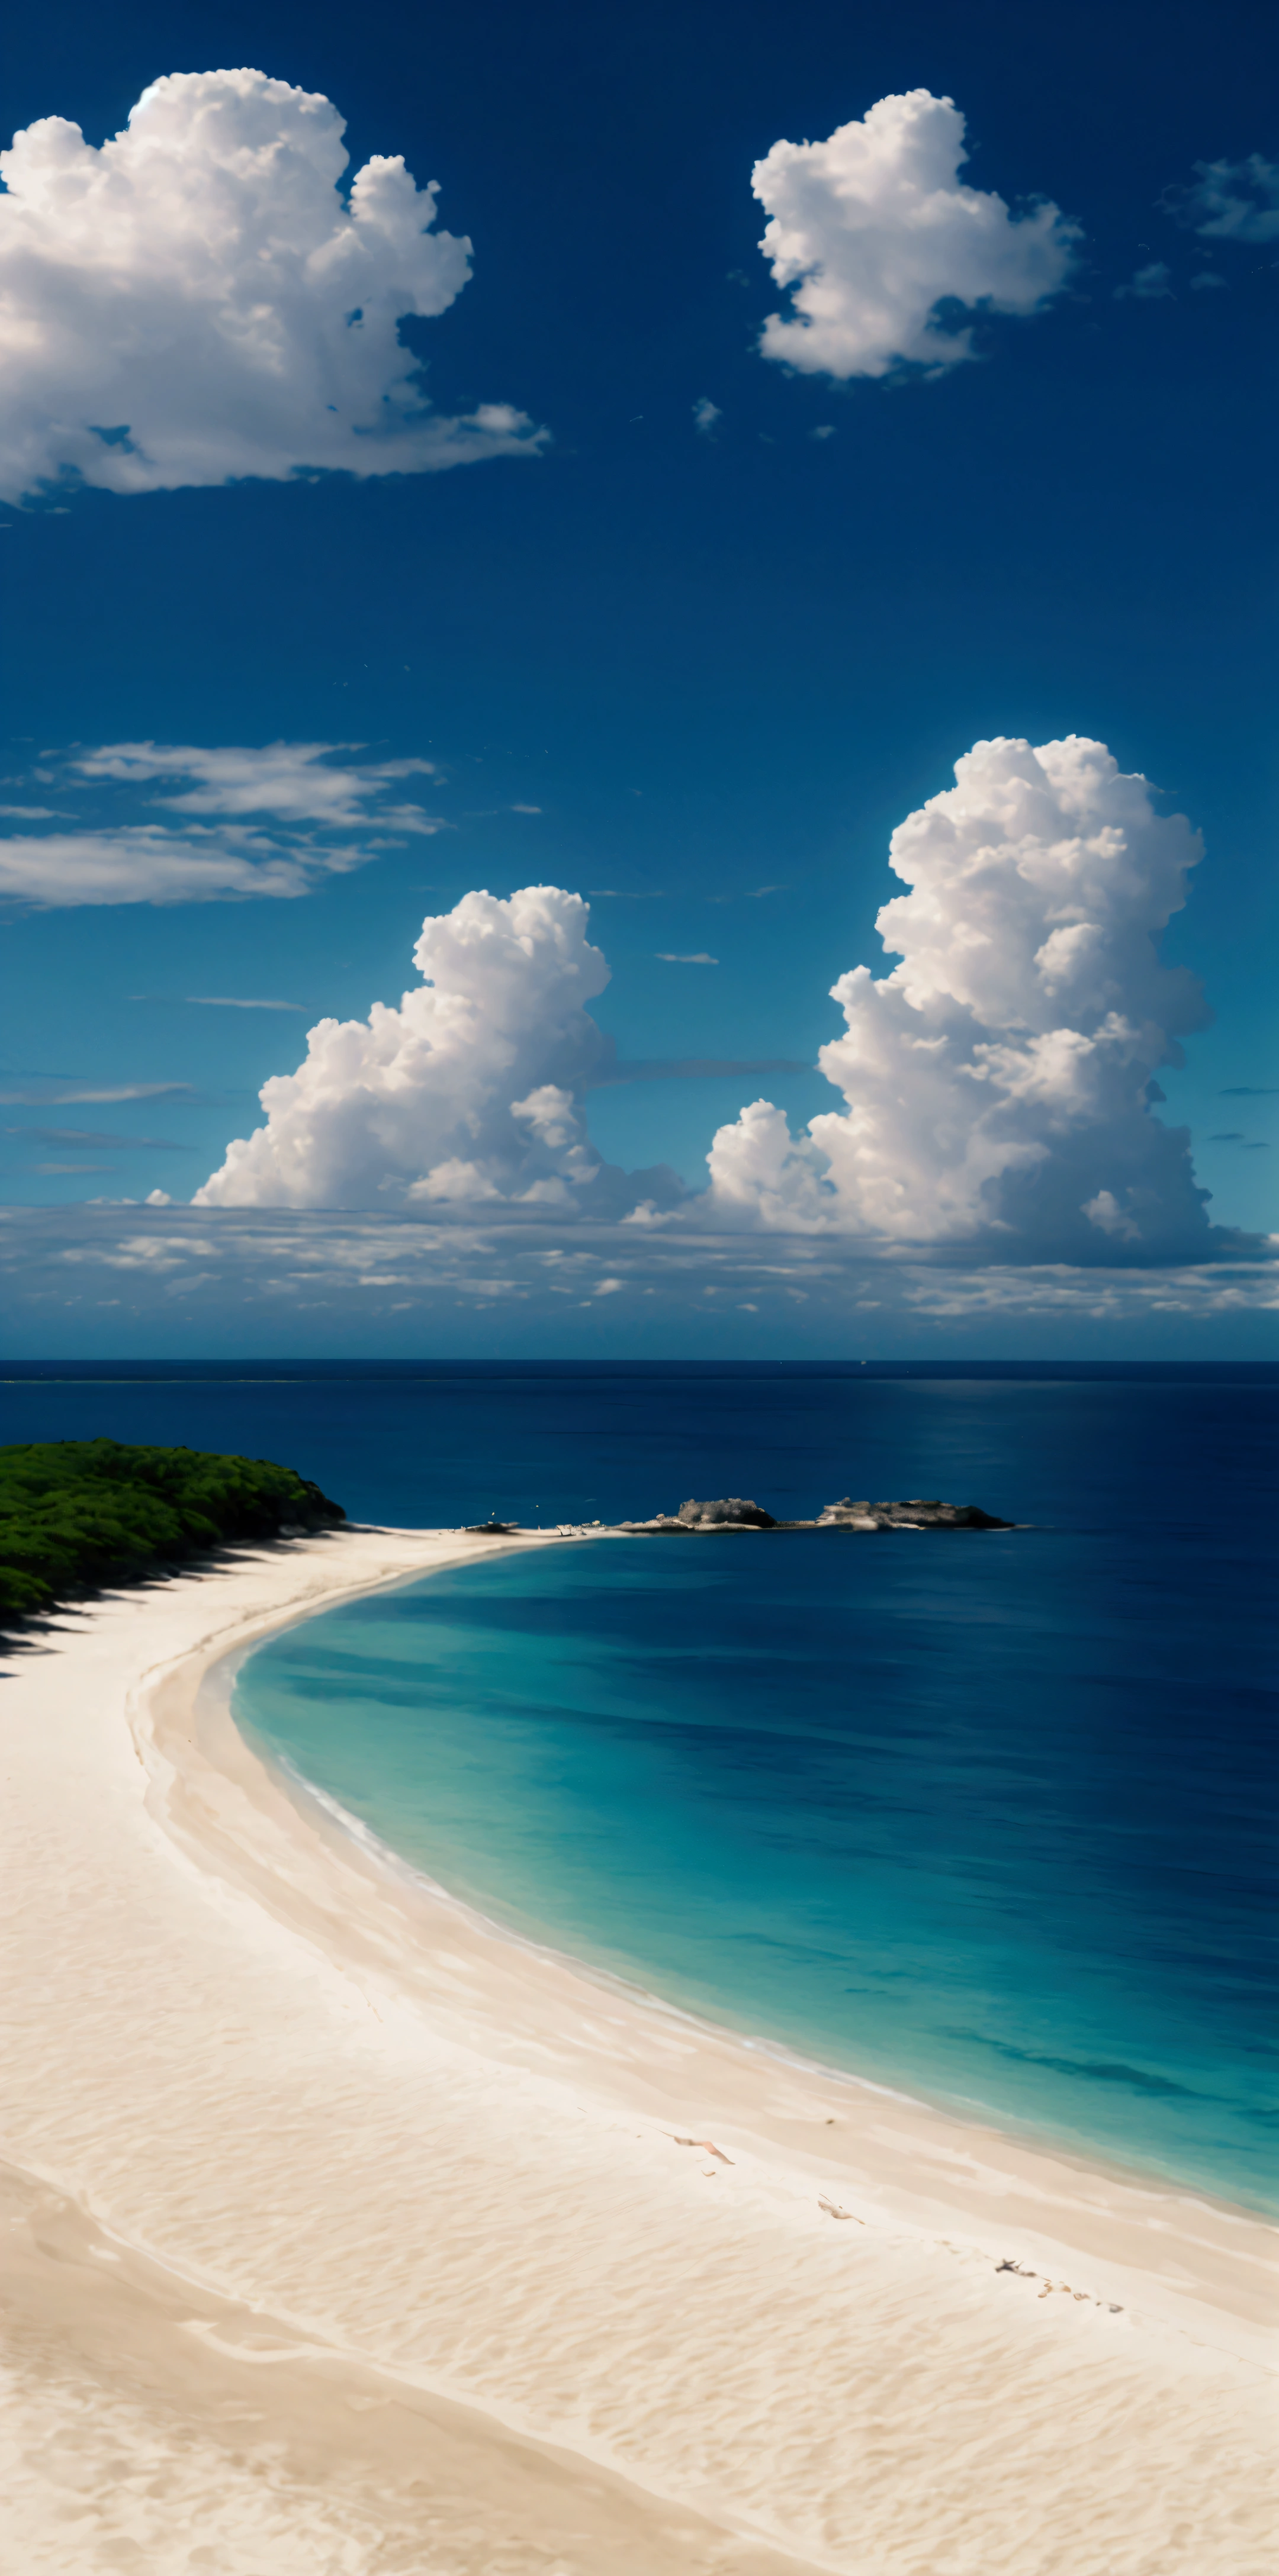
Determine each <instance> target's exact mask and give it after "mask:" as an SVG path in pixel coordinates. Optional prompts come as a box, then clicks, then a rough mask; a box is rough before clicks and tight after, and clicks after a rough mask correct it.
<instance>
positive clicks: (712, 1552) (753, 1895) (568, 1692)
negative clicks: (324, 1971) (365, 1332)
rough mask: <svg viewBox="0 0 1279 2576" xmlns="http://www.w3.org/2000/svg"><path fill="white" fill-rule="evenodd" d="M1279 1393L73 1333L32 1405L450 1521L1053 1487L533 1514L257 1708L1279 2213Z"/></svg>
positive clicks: (980, 2080) (752, 1993) (467, 1862)
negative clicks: (236, 1358)
mask: <svg viewBox="0 0 1279 2576" xmlns="http://www.w3.org/2000/svg"><path fill="white" fill-rule="evenodd" d="M1277 1417H1279V1370H1276V1369H1274V1368H1270V1367H1267V1366H1265V1365H1264V1364H1242V1363H1241V1364H1238V1365H1236V1366H1216V1367H1211V1366H1204V1367H1195V1366H1185V1367H1177V1366H1175V1365H1173V1364H1161V1365H1158V1366H1154V1367H1149V1368H1140V1367H1137V1366H1123V1365H1115V1366H1113V1367H1109V1368H1105V1367H1099V1366H1095V1365H1093V1366H1089V1365H1086V1364H1079V1365H1075V1366H1066V1365H1059V1366H1052V1367H1050V1366H1044V1367H1041V1368H1035V1367H1033V1366H1030V1365H1023V1364H1016V1365H1007V1366H1002V1367H1001V1366H997V1365H995V1364H987V1365H981V1364H976V1363H973V1364H969V1365H967V1366H958V1365H949V1364H933V1365H921V1364H915V1365H910V1364H900V1365H893V1366H891V1367H890V1366H887V1365H885V1366H880V1367H875V1366H869V1367H867V1366H861V1367H859V1366H856V1365H854V1364H851V1363H840V1364H832V1365H830V1366H825V1367H824V1366H822V1365H820V1364H802V1365H796V1366H791V1367H784V1366H779V1367H775V1368H768V1367H758V1366H742V1365H729V1364H725V1365H724V1366H722V1367H719V1368H707V1367H705V1366H702V1365H689V1366H687V1367H676V1366H669V1365H668V1366H663V1365H661V1364H645V1365H633V1366H629V1367H628V1366H623V1365H619V1364H614V1365H607V1364H591V1365H588V1366H584V1367H580V1368H575V1367H573V1366H572V1365H571V1364H566V1363H554V1364H552V1363H547V1364H545V1365H538V1364H533V1363H530V1364H525V1365H520V1366H515V1365H509V1364H508V1365H503V1364H498V1363H494V1364H491V1365H489V1366H487V1367H481V1366H477V1365H475V1364H471V1363H467V1364H463V1363H454V1364H448V1363H441V1364H435V1365H432V1364H428V1363H421V1364H416V1365H414V1364H410V1363H402V1364H396V1365H388V1366H386V1367H384V1368H379V1367H376V1366H365V1367H360V1366H358V1365H356V1364H349V1363H348V1364H333V1365H332V1366H331V1367H329V1368H321V1367H316V1366H308V1367H305V1368H302V1367H299V1368H297V1369H292V1370H290V1369H286V1368H284V1367H282V1366H281V1365H280V1364H279V1363H269V1364H264V1365H263V1366H262V1367H260V1368H248V1367H245V1366H241V1367H240V1368H238V1369H236V1368H235V1367H233V1366H226V1367H209V1368H206V1369H203V1370H201V1369H197V1368H194V1367H187V1368H180V1367H177V1366H174V1365H169V1366H167V1367H161V1368H155V1369H145V1368H142V1367H139V1366H136V1365H133V1366H130V1365H129V1364H115V1365H113V1366H102V1365H100V1366H98V1367H97V1368H96V1369H95V1368H91V1367H88V1366H86V1367H84V1368H83V1369H79V1370H71V1369H68V1368H67V1367H66V1365H65V1364H64V1365H62V1366H60V1367H56V1368H55V1367H50V1368H49V1369H47V1370H45V1371H43V1372H42V1371H40V1370H39V1369H37V1368H35V1367H34V1366H27V1367H13V1368H12V1370H11V1374H10V1377H9V1380H8V1382H7V1383H6V1384H5V1385H4V1388H3V1428H2V1436H3V1437H4V1438H5V1439H7V1440H14V1439H57V1438H72V1437H89V1436H92V1435H93V1434H94V1433H97V1432H106V1433H109V1434H111V1435H112V1436H114V1437H116V1438H119V1439H128V1440H154V1441H163V1442H169V1441H185V1442H187V1443H189V1444H190V1445H191V1446H192V1447H202V1448H234V1449H243V1450H247V1451H248V1452H249V1453H250V1454H252V1455H255V1456H256V1455H261V1456H266V1457H274V1458H278V1459H280V1460H282V1461H284V1462H285V1463H287V1464H289V1465H293V1466H296V1467H298V1468H299V1469H300V1470H301V1472H302V1473H303V1474H305V1475H310V1476H313V1477H315V1478H316V1480H317V1481H318V1482H319V1483H320V1484H322V1485H323V1486H324V1487H325V1488H326V1490H327V1491H329V1492H330V1493H332V1494H334V1495H335V1496H336V1498H337V1499H338V1500H339V1501H341V1502H342V1503H344V1504H345V1506H346V1508H347V1510H348V1511H349V1512H350V1514H351V1516H352V1517H353V1518H357V1519H363V1520H371V1521H380V1522H396V1523H403V1524H407V1525H412V1526H428V1525H434V1524H440V1523H443V1524H446V1525H452V1524H456V1523H459V1522H462V1521H465V1520H475V1519H477V1518H481V1517H484V1516H486V1515H487V1514H489V1513H490V1512H497V1513H499V1514H501V1515H502V1516H503V1517H511V1518H515V1519H519V1520H522V1521H529V1522H537V1521H541V1522H543V1523H544V1524H550V1525H553V1524H554V1523H556V1522H557V1521H565V1520H573V1521H578V1520H582V1519H595V1518H599V1519H600V1520H601V1521H610V1520H615V1519H618V1518H622V1517H634V1516H640V1515H644V1514H647V1513H649V1512H651V1511H653V1510H654V1509H673V1508H674V1507H675V1506H676V1505H677V1504H678V1503H680V1502H681V1501H683V1500H684V1499H685V1497H686V1496H688V1495H693V1494H696V1495H699V1496H715V1495H719V1494H725V1493H735V1494H745V1495H749V1496H751V1497H753V1498H754V1499H755V1500H756V1501H758V1502H760V1503H762V1504H763V1505H765V1506H766V1507H767V1508H768V1509H769V1510H771V1511H773V1512H774V1513H776V1514H777V1515H778V1516H779V1517H785V1516H790V1515H796V1514H801V1513H810V1512H813V1511H816V1510H817V1509H819V1508H820V1507H821V1505H822V1504H823V1503H826V1502H829V1501H831V1500H833V1499H834V1498H836V1497H837V1496H840V1495H843V1494H853V1495H866V1496H869V1497H870V1498H872V1499H874V1498H876V1497H880V1496H885V1497H889V1496H902V1495H910V1494H928V1495H940V1496H942V1497H944V1498H945V1499H947V1500H949V1501H957V1502H977V1503H980V1504H982V1505H983V1506H984V1507H985V1508H986V1509H987V1510H989V1511H992V1512H996V1513H998V1514H1000V1515H1001V1516H1004V1517H1006V1518H1007V1519H1009V1520H1012V1521H1015V1522H1016V1523H1018V1524H1019V1526H1018V1527H1016V1528H1015V1529H1013V1530H1009V1531H1006V1532H990V1533H965V1534H955V1535H940V1534H936V1535H935V1534H930V1533H920V1534H914V1533H905V1532H903V1533H895V1534H891V1535H888V1534H886V1535H880V1536H871V1535H862V1534H852V1533H849V1534H844V1533H821V1534H811V1535H810V1534H806V1533H794V1534H792V1533H785V1532H778V1533H766V1534H763V1535H755V1534H751V1535H746V1534H732V1535H725V1536H721V1537H705V1538H690V1539H686V1540H683V1539H681V1540H676V1539H660V1538H632V1539H609V1540H606V1541H601V1542H599V1543H593V1542H584V1543H582V1544H580V1545H574V1546H568V1547H565V1548H563V1549H559V1550H554V1551H546V1552H543V1553H538V1554H533V1555H527V1556H526V1555H520V1554H515V1555H500V1554H497V1555H495V1556H494V1557H493V1558H492V1559H490V1560H489V1561H487V1562H484V1563H481V1564H478V1565H472V1566H468V1567H465V1568H461V1569H458V1570H455V1571H453V1572H451V1573H446V1574H442V1575H437V1576H434V1577H431V1578H429V1579H426V1580H421V1581H417V1582H414V1583H412V1584H409V1585H406V1586H404V1587H401V1588H399V1589H397V1590H396V1591H394V1592H392V1593H388V1594H383V1595H379V1596H376V1597H374V1598H372V1599H367V1600H363V1601H359V1602H356V1603H353V1604H350V1605H348V1606H347V1607H345V1608H341V1609H336V1610H332V1611H329V1612H327V1613H325V1614H323V1615H322V1616H320V1617H318V1618H315V1619H312V1620H310V1621H308V1622H307V1623H306V1624H305V1625H303V1626H301V1627H297V1628H294V1629H292V1630H289V1631H286V1632H285V1633H284V1634H282V1635H280V1636H278V1637H276V1638H274V1639H272V1640H270V1641H268V1642H267V1643H266V1644H264V1645H263V1646H261V1647H259V1648H258V1649H256V1650H255V1651H254V1652H253V1653H252V1654H251V1655H250V1656H249V1657H248V1658H247V1659H246V1660H245V1662H244V1663H243V1664H242V1665H241V1667H240V1671H239V1675H238V1678H237V1684H236V1703H235V1705H236V1711H237V1715H238V1718H239V1720H240V1723H241V1724H242V1725H243V1726H244V1728H245V1730H246V1732H247V1733H248V1734H249V1735H250V1736H251V1737H252V1738H254V1739H256V1740H257V1741H259V1742H260V1743H261V1745H262V1746H263V1747H264V1749H266V1750H267V1751H268V1752H269V1753H271V1754H272V1755H274V1756H275V1757H276V1758H277V1759H279V1760H281V1761H283V1763H284V1764H285V1765H287V1766H291V1767H292V1768H293V1769H294V1770H296V1771H297V1772H299V1773H301V1774H302V1775H303V1776H304V1777H306V1778H307V1779H309V1780H311V1781H312V1782H314V1783H315V1785H316V1786H317V1787H319V1788H320V1789H322V1790H323V1791H325V1793H326V1794H327V1795H328V1796H330V1797H331V1798H334V1799H336V1800H337V1801H338V1802H339V1803H340V1804H341V1805H342V1806H343V1807H345V1808H346V1809H347V1810H348V1811H349V1812H351V1813H352V1814H353V1815H356V1816H358V1817H359V1818H360V1819H361V1820H362V1821H363V1822H364V1823H365V1824H366V1825H367V1826H368V1827H370V1828H371V1829H372V1830H373V1831H374V1832H375V1833H376V1834H378V1835H379V1836H380V1837H381V1838H382V1839H383V1840H384V1841H385V1842H386V1843H387V1844H389V1845H390V1846H391V1847H392V1848H393V1849H394V1850H395V1851H396V1852H398V1853H399V1854H400V1855H401V1856H402V1857H404V1858H406V1859H408V1860H409V1861H410V1862H412V1863H413V1864H414V1865H416V1866H417V1867H419V1868H421V1869H422V1870H423V1871H425V1872H426V1873H428V1874H429V1875H430V1876H431V1877H432V1878H434V1879H436V1880H437V1881H439V1882H441V1883H442V1884H443V1885H444V1886H445V1887H447V1888H449V1889H451V1890H452V1891H453V1892H454V1893H456V1894H457V1895H459V1896H462V1897H464V1898H466V1899H467V1900H469V1901H470V1902H471V1903H473V1904H474V1905H476V1906H478V1907H480V1908H481V1909H482V1910H483V1911H484V1912H485V1913H487V1914H488V1915H490V1916H491V1917H493V1918H494V1919H496V1920H497V1921H498V1922H500V1923H502V1924H503V1925H505V1926H506V1927H508V1928H509V1929H511V1930H514V1931H516V1932H519V1933H520V1934H522V1935H525V1936H527V1937H531V1938H535V1939H538V1940H542V1941H547V1942H550V1943H551V1944H553V1945H554V1946H556V1947H558V1948H560V1949H562V1950H565V1951H568V1952H570V1953H572V1954H573V1955H574V1956H576V1957H578V1958H579V1959H581V1960H583V1961H585V1962H588V1963H589V1964H592V1965H593V1966H595V1967H597V1968H600V1969H604V1970H607V1971H608V1972H610V1973H611V1974H613V1975H616V1976H620V1977H622V1978H624V1979H626V1980H628V1981H629V1982H630V1983H632V1984H638V1985H640V1986H642V1987H645V1988H647V1989H649V1990H651V1991H654V1992H657V1993H659V1994H661V1995H663V1996H665V1997H667V1998H668V1999H669V2000H670V2001H672V2002H674V2003H677V2004H679V2005H681V2006H683V2007H685V2008H686V2009H688V2010H690V2011H693V2012H695V2013H697V2014H700V2015H702V2016H704V2017H706V2018H709V2019H712V2020H716V2021H718V2022H720V2023H723V2024H726V2025H729V2026H731V2027H732V2028H734V2029H736V2030H738V2031H740V2032H742V2033H744V2034H747V2035H749V2036H751V2037H753V2038H755V2039H757V2040H759V2041H760V2042H761V2043H764V2044H767V2045H770V2046H773V2047H779V2048H782V2049H786V2050H790V2051H791V2052H793V2053H795V2054H798V2055H801V2056H806V2057H808V2058H812V2059H818V2060H820V2061H821V2062H823V2063H824V2064H826V2065H828V2066H831V2067H835V2068H840V2069H844V2070H845V2071H847V2072H849V2073H851V2074H861V2075H864V2076H868V2077H870V2078H871V2079H872V2080H874V2081H876V2082H878V2083H883V2084H887V2085H889V2086H893V2087H896V2088H898V2089H900V2090H902V2091H906V2092H912V2093H915V2094H916V2095H919V2096H921V2097H923V2098H926V2099H929V2100H933V2101H935V2102H937V2103H939V2104H942V2105H943V2106H945V2107H947V2108H949V2109H951V2110H955V2111H958V2112H960V2113H961V2114H966V2115H968V2116H971V2117H978V2118H982V2119H987V2120H992V2121H994V2122H996V2123H997V2124H999V2125H1001V2126H1003V2127H1005V2128H1010V2129H1013V2128H1015V2129H1017V2130H1019V2131H1021V2132H1034V2133H1038V2134H1040V2135H1042V2136H1045V2137H1050V2138H1052V2139H1054V2140H1055V2141H1057V2142H1058V2143H1060V2144H1064V2145H1065V2146H1066V2147H1068V2148H1073V2149H1075V2150H1076V2151H1078V2152H1079V2153H1081V2154H1084V2155H1088V2154H1093V2155H1101V2156H1103V2157H1105V2158H1107V2159H1109V2160H1111V2161H1116V2162H1122V2163H1124V2164H1126V2165H1128V2166H1130V2167H1133V2168H1135V2169H1137V2170H1138V2171H1145V2172H1147V2173H1149V2174H1151V2175H1157V2176H1159V2177H1163V2178H1167V2177H1172V2178H1174V2179H1176V2180H1179V2181H1182V2182H1184V2183H1186V2184H1188V2185H1190V2186H1192V2187H1194V2188H1198V2189H1201V2190H1207V2191H1210V2192H1212V2193H1214V2194H1218V2195H1221V2196H1223V2197H1225V2198H1227V2199H1231V2200H1234V2201H1237V2202H1242V2203H1245V2204H1247V2205H1250V2206H1254V2207H1264V2208H1271V2209H1274V2208H1276V2207H1279V2170H1277V2167H1276V2156H1275V2144H1276V2137H1277V2135H1279V2118H1277V2114H1276V2085H1275V2075H1276V2061H1277V2059H1279V2015H1276V2010H1275V2002H1276V1983H1277V1982H1279V1980H1277V1979H1276V1973H1275V1972H1276V1965H1277V1964H1279V1963H1277V1961H1276V1947H1277V1944H1276V1915H1275V1905H1274V1896H1275V1871H1274V1863H1275V1853H1276V1813H1277V1809H1279V1764H1277V1763H1276V1729H1275V1714H1276V1712H1275V1692H1274V1687H1273V1685H1274V1654H1273V1646H1272V1635H1273V1598H1274V1590H1273V1570H1274V1557H1275V1548H1274V1540H1275V1525H1276V1512H1275V1500H1276V1484H1277V1482H1279V1472H1277V1465H1276V1462H1277V1461H1279V1439H1277V1438H1276V1432H1277V1431H1279V1419H1277Z"/></svg>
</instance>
